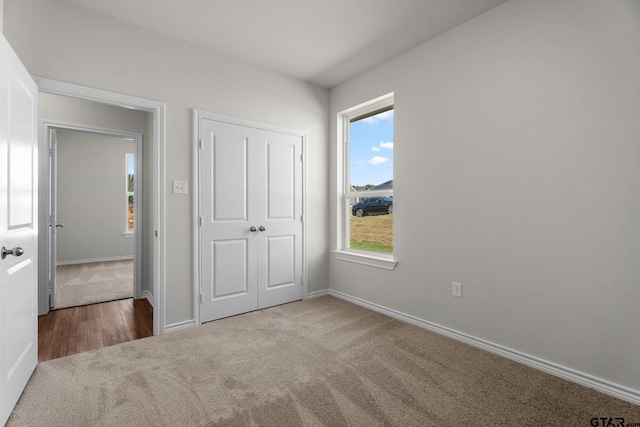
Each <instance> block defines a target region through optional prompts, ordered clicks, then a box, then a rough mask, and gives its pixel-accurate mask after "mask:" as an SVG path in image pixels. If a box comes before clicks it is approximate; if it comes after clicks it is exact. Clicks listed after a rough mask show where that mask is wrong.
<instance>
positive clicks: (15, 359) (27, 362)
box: [0, 35, 38, 424]
mask: <svg viewBox="0 0 640 427" xmlns="http://www.w3.org/2000/svg"><path fill="white" fill-rule="evenodd" d="M36 103H37V87H36V84H35V83H34V82H33V80H32V79H31V77H30V76H29V73H28V72H27V70H26V69H25V68H24V67H23V66H22V64H21V63H20V61H19V59H18V57H17V56H16V55H15V53H14V52H13V50H12V49H11V47H10V46H9V44H8V43H7V41H6V39H5V38H4V37H3V36H1V35H0V248H4V249H3V250H2V256H3V258H2V259H0V424H4V423H5V422H6V420H7V418H9V415H10V414H11V411H12V410H13V407H14V406H15V404H16V402H17V401H18V398H19V397H20V394H21V393H22V390H23V389H24V387H25V385H26V384H27V381H29V378H30V377H31V374H32V373H33V370H34V369H35V367H36V365H37V363H38V307H37V290H38V259H37V253H38V226H37V224H38V203H37V200H38V198H37V196H38V194H37V193H38V185H37V183H38V179H37V178H38V177H37V165H38V150H37V147H38V145H37V109H36Z"/></svg>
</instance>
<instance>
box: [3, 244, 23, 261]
mask: <svg viewBox="0 0 640 427" xmlns="http://www.w3.org/2000/svg"><path fill="white" fill-rule="evenodd" d="M23 253H24V250H23V249H22V248H19V247H17V246H16V247H15V248H13V249H7V248H5V247H4V246H3V247H2V255H0V256H2V259H5V258H6V257H7V255H13V256H21V255H22V254H23Z"/></svg>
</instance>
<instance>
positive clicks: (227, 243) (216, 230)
mask: <svg viewBox="0 0 640 427" xmlns="http://www.w3.org/2000/svg"><path fill="white" fill-rule="evenodd" d="M201 133H202V135H201V136H202V137H201V140H202V149H201V163H202V164H201V168H200V174H201V176H200V189H201V190H200V191H201V193H200V197H201V198H200V207H201V215H202V227H201V231H200V233H201V238H200V244H201V248H200V251H201V252H200V254H201V257H200V280H201V292H202V304H201V321H203V322H206V321H210V320H215V319H220V318H222V317H227V316H232V315H234V314H238V313H244V312H247V311H251V310H255V309H257V308H258V293H257V271H256V267H255V266H256V265H257V244H258V239H257V233H258V231H251V229H252V228H251V227H255V226H256V225H257V224H258V212H262V211H263V210H264V208H263V207H261V206H259V204H260V203H263V202H264V197H260V195H259V188H258V186H256V185H255V184H253V182H255V180H256V177H257V176H258V175H257V174H258V173H259V172H258V170H259V167H260V164H259V161H258V160H259V159H258V157H257V156H256V155H255V153H254V151H256V150H255V144H256V143H257V139H256V138H257V132H256V130H255V129H252V128H247V127H244V126H236V125H231V124H227V123H221V122H215V121H211V120H202V121H201Z"/></svg>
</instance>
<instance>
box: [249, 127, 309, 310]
mask: <svg viewBox="0 0 640 427" xmlns="http://www.w3.org/2000/svg"><path fill="white" fill-rule="evenodd" d="M258 140H259V141H260V150H261V153H260V154H261V156H260V157H261V158H262V159H263V162H264V164H265V167H264V168H263V169H262V170H261V172H262V173H263V175H262V177H261V188H262V191H263V194H264V198H265V203H260V204H259V206H261V207H263V208H264V212H262V213H261V215H260V216H261V217H262V218H263V221H262V222H261V224H260V225H261V226H262V227H264V231H261V232H260V234H259V235H258V307H259V308H265V307H271V306H274V305H278V304H283V303H286V302H291V301H296V300H299V299H302V137H301V136H294V135H287V134H282V133H276V132H267V131H259V133H258Z"/></svg>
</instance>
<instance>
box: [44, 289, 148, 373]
mask: <svg viewBox="0 0 640 427" xmlns="http://www.w3.org/2000/svg"><path fill="white" fill-rule="evenodd" d="M152 335H153V307H152V306H151V304H149V301H147V300H146V299H139V300H134V299H133V298H128V299H123V300H118V301H111V302H105V303H101V304H91V305H84V306H81V307H70V308H63V309H59V310H52V311H50V312H49V313H48V314H46V315H43V316H40V317H38V361H39V362H44V361H46V360H51V359H57V358H59V357H64V356H69V355H72V354H77V353H82V352H84V351H89V350H94V349H97V348H102V347H107V346H110V345H114V344H120V343H123V342H127V341H133V340H136V339H139V338H146V337H150V336H152Z"/></svg>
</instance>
